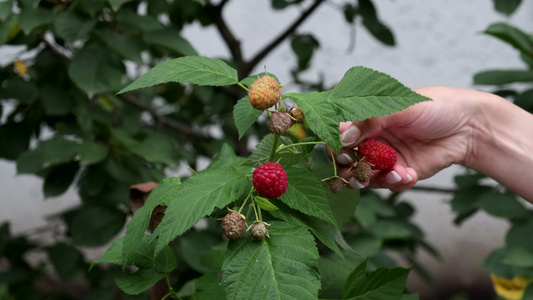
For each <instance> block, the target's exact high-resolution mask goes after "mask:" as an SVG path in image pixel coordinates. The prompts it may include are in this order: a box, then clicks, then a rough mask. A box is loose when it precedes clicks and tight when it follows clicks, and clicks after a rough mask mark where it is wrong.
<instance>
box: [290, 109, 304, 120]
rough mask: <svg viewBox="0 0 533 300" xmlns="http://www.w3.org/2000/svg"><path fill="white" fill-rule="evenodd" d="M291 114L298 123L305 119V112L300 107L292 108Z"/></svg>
mask: <svg viewBox="0 0 533 300" xmlns="http://www.w3.org/2000/svg"><path fill="white" fill-rule="evenodd" d="M289 114H290V115H291V117H292V118H293V119H294V121H295V122H297V123H302V122H303V121H304V112H303V111H302V109H301V108H299V107H294V108H293V109H291V111H290V112H289Z"/></svg>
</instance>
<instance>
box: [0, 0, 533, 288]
mask: <svg viewBox="0 0 533 300" xmlns="http://www.w3.org/2000/svg"><path fill="white" fill-rule="evenodd" d="M522 2H523V3H522V4H521V7H520V8H519V10H518V12H517V13H516V14H515V15H513V16H512V17H511V18H510V19H506V18H505V17H504V16H502V15H499V14H497V13H495V12H494V9H493V7H492V1H490V0H473V1H462V0H449V1H427V0H410V1H386V0H374V3H375V4H376V5H377V8H378V14H379V16H380V18H381V19H382V20H384V21H385V23H386V24H388V25H389V27H390V28H392V30H393V32H394V35H395V38H396V42H397V46H396V47H385V46H382V44H380V43H379V42H377V41H376V40H375V39H373V38H372V37H371V36H369V34H368V33H367V32H366V30H365V29H363V28H362V27H360V26H358V27H357V32H356V46H355V50H354V51H353V52H351V53H347V49H348V46H349V34H350V33H349V29H348V27H347V26H346V25H345V22H344V21H343V19H342V18H343V16H342V14H341V12H340V11H338V9H337V8H336V5H335V4H336V3H337V4H338V3H340V1H334V2H328V3H326V4H323V5H322V7H321V8H320V9H319V10H318V11H317V13H316V14H315V15H314V16H313V17H311V18H310V19H309V20H308V21H306V22H305V23H304V24H303V26H302V27H301V29H300V30H299V32H300V33H306V32H312V33H313V34H315V36H316V37H317V39H318V40H319V41H320V44H321V47H320V50H319V51H318V53H316V55H315V56H314V58H313V65H312V66H313V67H312V69H310V70H308V71H306V73H305V76H306V78H308V79H316V78H318V77H317V76H318V74H319V73H323V74H324V75H325V78H326V79H327V83H328V84H334V83H336V82H337V81H338V80H339V79H340V78H341V77H342V76H343V74H344V72H345V71H346V70H347V69H348V68H350V67H352V66H356V65H363V66H366V67H370V68H374V69H376V70H379V71H382V72H385V73H388V74H390V75H391V76H393V77H395V78H397V79H398V80H399V81H400V82H402V83H404V84H405V85H407V86H409V87H413V88H414V87H421V86H429V85H447V86H453V87H461V88H476V89H481V88H482V87H476V86H473V85H472V75H473V74H474V73H476V72H478V71H481V70H486V69H492V68H513V67H515V68H520V67H522V66H523V64H522V63H521V62H520V60H519V58H518V54H517V51H515V50H514V49H513V48H511V47H509V46H507V45H505V44H503V43H501V42H499V41H497V40H496V39H495V38H491V37H489V36H486V35H483V34H482V31H483V30H484V29H486V28H487V27H488V26H489V24H491V23H493V22H497V21H507V22H510V23H511V24H514V25H516V26H518V27H520V28H522V29H524V30H529V31H530V32H531V31H533V1H522ZM268 3H270V1H249V0H236V1H232V2H230V3H229V5H228V7H227V9H226V11H225V15H226V17H227V18H228V19H229V20H230V24H229V25H230V28H232V29H233V30H234V31H235V33H236V35H237V37H239V38H240V39H241V40H242V42H243V47H244V54H245V57H247V58H250V57H251V56H252V55H253V54H254V53H255V52H256V51H257V50H258V49H261V48H262V46H263V45H264V44H265V43H266V42H268V41H269V40H270V39H273V38H274V37H275V36H276V35H277V33H278V32H280V31H281V30H282V29H283V28H285V26H286V25H287V24H289V23H290V22H292V20H293V19H294V18H295V17H296V16H297V15H298V13H299V11H300V10H301V8H298V7H295V8H292V9H290V10H289V11H286V12H274V13H272V12H271V11H270V10H269V4H268ZM185 34H186V36H187V38H189V39H190V40H191V42H192V44H193V45H194V46H195V47H196V48H197V49H198V51H199V52H200V54H201V55H205V56H212V57H216V56H227V54H228V50H227V48H226V47H225V46H224V45H223V44H222V43H221V40H220V38H219V36H218V33H217V32H216V30H214V29H210V30H204V29H203V28H200V26H196V25H195V26H192V27H191V28H189V29H188V30H186V31H185ZM293 64H294V55H293V54H292V52H291V50H290V47H289V45H288V43H284V44H283V45H282V46H281V47H279V48H278V49H277V50H276V51H274V52H273V53H272V54H271V55H270V56H268V57H267V58H265V60H264V61H263V62H261V63H260V66H258V67H257V68H258V70H257V71H258V72H261V71H262V70H263V67H262V65H266V66H267V68H268V71H269V72H272V73H274V74H276V75H277V76H278V77H279V78H280V80H281V81H282V82H288V81H289V80H290V72H289V70H290V69H291V68H292V66H293ZM485 89H486V88H485ZM288 91H293V90H291V86H289V87H287V88H285V90H284V92H288ZM458 170H460V168H450V169H447V170H445V171H443V172H441V173H439V174H437V175H436V176H435V177H433V178H432V179H429V180H426V181H422V182H420V185H432V186H439V187H450V186H451V184H452V178H453V176H454V174H456V172H457V171H458ZM0 191H2V198H3V199H2V201H0V221H5V220H9V221H11V222H12V227H13V229H14V231H15V232H18V233H20V232H26V231H28V230H30V229H31V228H35V227H38V226H42V225H43V224H45V223H46V217H47V216H48V215H50V214H53V213H54V212H56V211H61V210H63V209H65V208H66V207H70V206H72V205H76V204H77V203H78V202H79V200H78V199H77V197H76V195H75V193H73V192H69V193H67V194H66V195H64V196H62V197H60V198H56V199H48V200H45V199H43V195H42V193H41V182H40V180H38V179H37V178H35V177H34V176H27V175H23V176H17V175H16V172H15V168H14V166H13V164H11V163H9V162H6V161H0ZM403 198H405V199H407V200H409V201H410V202H411V203H413V204H414V205H415V206H416V208H417V215H416V217H415V221H416V222H417V223H419V224H420V226H421V227H422V228H423V229H424V230H425V231H426V233H427V236H428V240H429V241H430V242H431V243H432V244H433V245H435V246H436V247H437V248H438V249H439V250H440V251H441V252H442V253H443V256H444V259H443V261H442V262H436V261H434V260H433V259H431V258H427V257H423V259H424V261H425V262H426V263H427V264H428V265H430V266H431V268H432V269H433V270H434V271H435V272H437V271H439V273H438V274H440V275H437V279H439V280H440V282H443V281H444V279H445V280H446V281H448V282H457V283H459V284H463V285H467V286H468V285H471V284H473V282H478V281H479V280H482V281H483V282H484V283H487V278H486V274H484V273H483V272H481V271H479V268H478V267H479V265H480V263H481V261H482V259H483V258H484V257H485V256H486V254H487V253H488V252H490V251H491V249H492V248H494V247H498V246H500V245H501V244H502V243H503V239H502V238H503V234H504V232H505V230H506V229H507V225H506V224H505V223H504V222H502V221H498V220H495V219H493V218H490V217H487V216H486V215H482V214H478V215H476V216H475V217H474V218H473V219H471V220H469V221H468V222H466V223H465V224H464V225H463V226H462V227H461V228H456V227H454V226H453V225H452V220H453V215H452V214H451V212H450V207H449V205H448V204H447V201H449V196H448V195H445V194H431V193H420V192H409V193H406V194H405V195H404V196H403ZM458 266H462V268H464V269H466V271H461V272H458V270H457V267H458ZM450 274H453V276H450ZM413 282H416V279H413Z"/></svg>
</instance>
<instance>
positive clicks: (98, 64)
mask: <svg viewBox="0 0 533 300" xmlns="http://www.w3.org/2000/svg"><path fill="white" fill-rule="evenodd" d="M123 71H124V66H123V65H122V63H121V61H120V60H119V59H118V58H117V57H116V55H111V53H110V52H109V51H108V50H107V49H106V48H104V47H101V46H98V45H96V44H90V45H87V46H85V47H84V48H83V49H82V50H80V52H79V53H77V54H76V56H75V57H74V58H73V60H72V62H71V63H70V66H69V68H68V75H69V77H70V79H72V81H74V83H76V85H77V86H78V87H79V88H80V89H82V90H83V91H84V92H86V93H88V94H93V93H103V92H110V91H114V90H116V89H117V88H118V87H119V86H120V85H121V80H122V73H123Z"/></svg>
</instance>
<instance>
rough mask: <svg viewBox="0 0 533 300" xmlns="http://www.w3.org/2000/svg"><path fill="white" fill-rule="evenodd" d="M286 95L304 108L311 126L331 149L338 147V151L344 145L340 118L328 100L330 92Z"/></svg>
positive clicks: (306, 118)
mask: <svg viewBox="0 0 533 300" xmlns="http://www.w3.org/2000/svg"><path fill="white" fill-rule="evenodd" d="M286 96H287V97H288V98H291V99H292V100H293V101H294V102H295V103H296V104H297V105H298V107H299V108H300V109H302V111H303V113H304V115H305V120H306V122H307V124H308V126H309V128H310V129H311V130H312V131H313V132H314V133H315V134H316V135H317V136H318V137H319V138H321V139H322V140H323V141H324V142H326V144H328V146H329V147H331V149H337V150H336V151H338V149H340V148H341V146H342V145H341V140H340V130H339V118H338V116H337V114H336V111H335V110H334V109H333V106H332V105H331V103H330V102H329V101H327V99H328V97H329V96H328V93H327V92H321V93H318V92H311V93H308V94H297V93H289V94H286ZM354 120H355V119H354ZM352 121H353V120H352Z"/></svg>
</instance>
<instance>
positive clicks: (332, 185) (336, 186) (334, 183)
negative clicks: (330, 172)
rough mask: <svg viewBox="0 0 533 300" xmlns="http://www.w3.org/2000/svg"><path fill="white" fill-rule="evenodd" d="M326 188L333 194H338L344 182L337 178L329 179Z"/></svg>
mask: <svg viewBox="0 0 533 300" xmlns="http://www.w3.org/2000/svg"><path fill="white" fill-rule="evenodd" d="M328 187H329V190H330V191H331V192H332V193H333V194H338V193H340V192H341V191H342V188H343V187H344V180H342V179H341V178H339V177H334V178H331V179H329V180H328Z"/></svg>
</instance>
